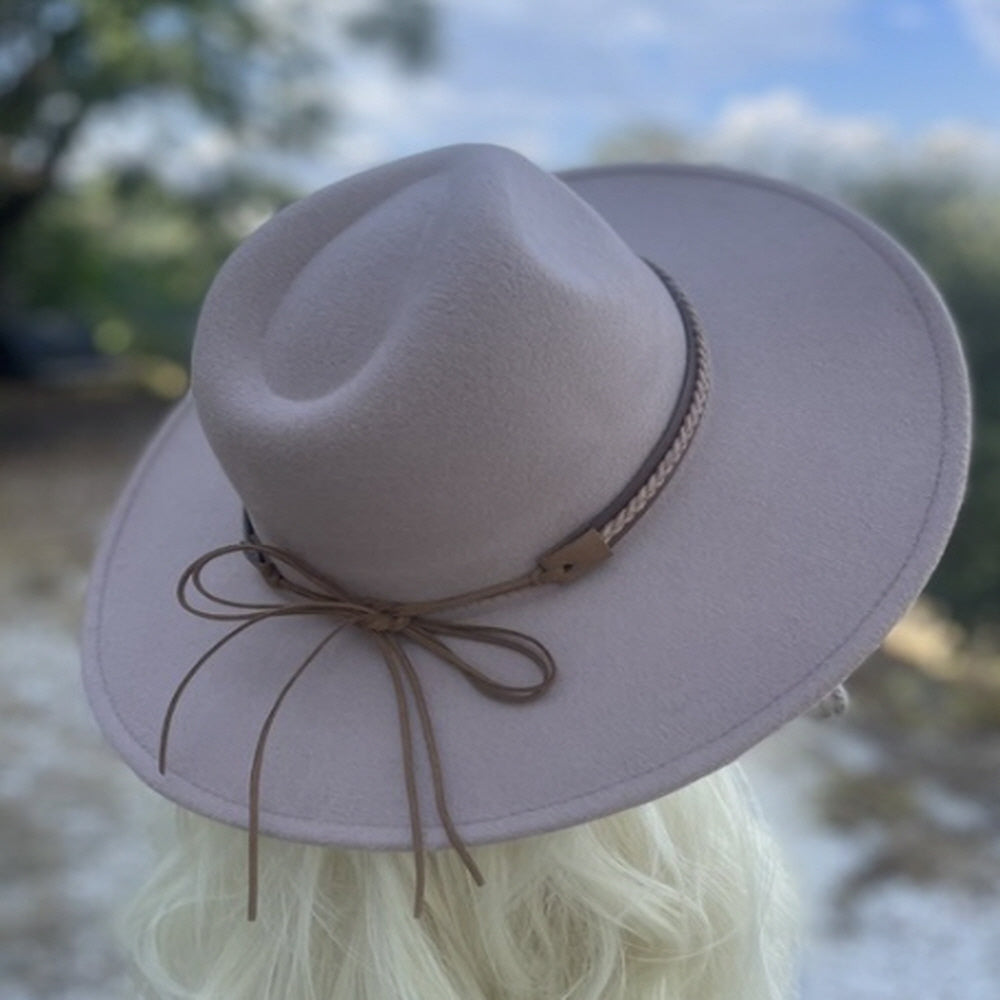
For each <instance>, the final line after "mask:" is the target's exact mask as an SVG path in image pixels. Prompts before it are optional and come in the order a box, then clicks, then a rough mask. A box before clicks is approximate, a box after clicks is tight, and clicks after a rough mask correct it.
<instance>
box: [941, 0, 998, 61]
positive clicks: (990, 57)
mask: <svg viewBox="0 0 1000 1000" xmlns="http://www.w3.org/2000/svg"><path fill="white" fill-rule="evenodd" d="M952 2H953V3H954V6H955V10H956V11H957V13H958V16H959V20H960V22H961V24H962V26H963V28H964V29H965V33H966V35H968V37H969V40H970V41H971V42H972V44H973V45H975V46H976V48H977V49H979V51H980V52H981V53H982V55H983V56H985V58H986V60H987V61H988V62H990V63H992V64H993V65H994V66H996V67H998V68H1000V0H952Z"/></svg>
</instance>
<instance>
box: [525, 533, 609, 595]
mask: <svg viewBox="0 0 1000 1000" xmlns="http://www.w3.org/2000/svg"><path fill="white" fill-rule="evenodd" d="M610 555H611V547H610V546H609V545H608V543H607V542H606V541H604V539H603V538H602V537H601V533H600V532H599V531H598V530H597V529H596V528H591V529H590V530H588V531H585V532H584V533H583V534H582V535H578V536H577V537H576V538H574V539H573V540H572V541H571V542H567V543H566V544H565V545H561V546H560V547H559V548H558V549H553V550H552V551H551V552H547V553H546V554H545V555H544V556H542V557H541V559H539V560H538V565H539V566H541V568H542V569H543V570H544V572H543V573H542V582H543V583H569V582H570V581H572V580H576V579H578V578H579V577H581V576H583V574H584V573H587V572H588V571H590V570H592V569H593V568H594V567H595V566H597V565H598V564H599V563H602V562H604V560H605V559H607V558H608V557H609V556H610Z"/></svg>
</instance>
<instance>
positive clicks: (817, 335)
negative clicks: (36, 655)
mask: <svg viewBox="0 0 1000 1000" xmlns="http://www.w3.org/2000/svg"><path fill="white" fill-rule="evenodd" d="M968 447H969V397H968V387H967V377H966V372H965V368H964V363H963V359H962V354H961V350H960V347H959V343H958V340H957V338H956V334H955V331H954V328H953V325H952V323H951V320H950V319H949V316H948V313H947V311H946V309H945V307H944V305H943V304H942V301H941V299H940V298H939V296H938V295H937V293H936V292H935V290H934V289H933V287H932V285H931V284H930V282H929V281H928V279H927V278H926V276H925V275H924V274H923V272H922V271H921V270H920V268H919V267H918V266H917V265H916V264H915V263H914V261H913V260H912V259H911V258H910V257H909V256H908V255H907V254H906V253H905V252H904V251H902V250H901V249H900V248H899V247H898V246H897V245H896V244H895V243H894V242H893V241H892V240H891V239H890V238H889V237H888V236H886V235H885V234H884V233H883V232H882V231H881V230H879V229H878V228H876V227H875V226H873V225H872V224H871V223H869V222H867V221H866V220H864V219H862V218H860V217H859V216H858V215H856V214H854V213H853V212H851V211H849V210H847V209H845V208H843V207H841V206H839V205H837V204H835V203H833V202H830V201H828V200H825V199H823V198H820V197H817V196H816V195H814V194H810V193H808V192H806V191H803V190H801V189H799V188H796V187H793V186H790V185H788V184H784V183H779V182H776V181H773V180H767V179H763V178H761V177H757V176H754V175H751V174H747V173H741V172H736V171H732V170H726V169H720V168H714V167H703V166H687V165H670V166H666V165H658V166H610V167H600V168H594V169H585V170H578V171H570V172H568V173H564V174H561V175H558V176H554V175H551V174H549V173H547V172H545V171H543V170H542V169H540V168H539V167H537V166H535V165H533V164H532V163H531V162H529V161H528V160H526V159H524V158H523V157H521V156H520V155H518V154H516V153H514V152H512V151H509V150H506V149H502V148H499V147H495V146H485V145H461V146H453V147H448V148H445V149H439V150H434V151H431V152H427V153H423V154H420V155H417V156H412V157H408V158H406V159H403V160H399V161H397V162H394V163H390V164H387V165H384V166H380V167H377V168H375V169H372V170H368V171H366V172H364V173H361V174H358V175H356V176H353V177H350V178H348V179H346V180H343V181H341V182H339V183H336V184H333V185H331V186H329V187H326V188H324V189H322V190H320V191H318V192H316V193H315V194H312V195H311V196H309V197H307V198H305V199H303V200H301V201H299V202H297V203H295V204H293V205H291V206H289V207H288V208H286V209H284V210H283V211H281V212H279V213H278V214H276V215H275V216H274V217H273V218H272V219H271V220H270V221H268V222H267V223H265V224H264V225H263V226H261V227H260V228H259V229H258V230H257V231H256V232H255V233H253V234H252V235H251V236H250V237H249V238H248V239H247V240H246V241H245V242H244V243H243V244H242V245H241V246H240V247H239V248H238V249H237V250H236V252H235V253H234V254H233V255H232V256H231V257H230V258H229V260H228V261H227V262H226V263H225V265H224V266H223V267H222V269H221V271H220V272H219V274H218V276H217V277H216V279H215V281H214V283H213V285H212V287H211V289H210V291H209V293H208V296H207V298H206V300H205V303H204V307H203V309H202V312H201V316H200V319H199V323H198V329H197V333H196V337H195V342H194V348H193V354H192V391H191V393H190V394H189V395H188V396H187V397H186V398H185V399H183V400H182V401H181V402H180V403H179V405H177V407H176V408H175V409H174V411H173V412H172V414H171V415H170V416H169V417H168V419H167V420H166V421H165V423H164V425H163V426H162V428H161V429H160V431H159V432H158V434H157V435H156V437H155V439H154V440H153V441H152V443H151V444H150V445H149V447H148V449H147V450H146V452H145V454H144V456H143V457H142V459H141V461H140V462H139V464H138V466H137V468H136V469H135V471H134V472H133V474H132V477H131V479H130V481H129V482H128V484H127V486H126V488H125V490H124V492H123V494H122V496H121V498H120V501H119V503H118V505H117V507H116V509H115V510H114V512H113V514H112V516H111V518H110V522H109V524H108V526H107V528H106V532H105V535H104V538H103V541H102V544H101V547H100V550H99V554H98V556H97V558H96V562H95V566H94V569H93V573H92V577H91V583H90V587H89V594H88V604H87V609H86V614H85V624H84V642H83V661H84V680H85V686H86V690H87V693H88V697H89V700H90V703H91V706H92V708H93V710H94V712H95V714H96V717H97V719H98V721H99V724H100V725H101V727H102V729H103V731H104V733H105V734H106V736H107V738H108V739H109V740H110V742H111V743H112V744H113V746H114V747H115V748H116V749H117V751H118V752H119V753H120V754H121V756H122V757H123V758H124V759H125V761H126V762H127V763H128V764H129V765H130V766H131V767H132V768H133V769H134V770H135V771H136V773H137V774H138V775H139V776H140V778H142V780H143V781H145V782H146V783H147V784H148V785H150V786H151V787H152V788H154V789H155V790H156V791H158V792H159V793H161V794H162V795H164V796H166V797H168V798H170V799H172V800H175V801H176V802H178V803H181V804H183V805H184V806H186V807H188V808H190V809H193V810H195V811H197V812H200V813H203V814H205V815H207V816H210V817H213V818H215V819H218V820H221V821H224V822H226V823H230V824H235V825H238V826H242V827H245V828H247V829H249V831H250V837H251V871H250V877H251V882H253V879H254V877H255V875H254V872H255V852H256V837H257V834H258V833H259V832H261V833H267V834H270V835H273V836H277V837H283V838H289V839H295V840H301V841H308V842H314V843H320V844H333V845H339V846H343V847H359V848H371V849H397V850H399V849H409V848H412V849H414V851H415V854H416V857H417V860H418V871H417V883H418V886H417V888H418V892H417V899H418V902H417V906H418V908H419V898H420V887H421V885H422V877H423V876H422V868H421V867H420V864H419V862H420V859H421V858H422V852H423V849H424V848H427V849H436V848H440V847H443V846H446V845H448V844H449V843H450V844H452V845H453V846H454V847H456V849H458V850H459V851H461V852H463V855H464V856H465V857H466V858H467V864H468V865H469V867H470V872H472V874H473V877H477V878H478V872H477V871H476V869H475V866H474V862H473V861H472V859H471V857H469V856H468V855H467V853H466V852H465V845H468V844H477V843H486V842H491V841H497V840H505V839H510V838H515V837H520V836H524V835H528V834H534V833H540V832H543V831H547V830H552V829H557V828H561V827H566V826H570V825H573V824H576V823H580V822H583V821H586V820H589V819H593V818H596V817H598V816H601V815H604V814H608V813H611V812H614V811H618V810H621V809H624V808H627V807H631V806H635V805H638V804H640V803H642V802H645V801H649V800H651V799H653V798H656V797H659V796H661V795H663V794H665V793H667V792H669V791H671V790H673V789H676V788H678V787H680V786H682V785H684V784H685V783H687V782H690V781H692V780H693V779H695V778H698V777H699V776H701V775H704V774H706V773H708V772H710V771H712V770H714V769H716V768H718V767H720V766H721V765H723V764H725V763H727V762H729V761H731V760H732V759H734V758H735V757H737V756H738V755H739V754H741V753H742V752H743V751H745V750H747V749H748V748H749V747H751V746H752V745H753V744H755V743H757V742H758V741H759V740H761V739H762V738H763V737H765V736H766V735H767V734H769V733H770V732H772V731H773V730H775V729H776V728H778V727H779V726H781V725H782V724H783V723H785V722H786V721H788V720H790V719H792V718H793V717H795V716H797V715H799V714H800V713H802V712H804V711H805V710H807V709H808V708H809V707H810V706H812V705H814V704H815V703H816V702H817V701H819V700H820V699H822V698H823V697H824V696H825V695H827V694H828V693H829V692H830V691H831V690H832V689H834V688H836V686H837V685H838V684H840V683H841V682H842V681H843V680H844V679H845V678H846V677H847V675H848V674H849V673H850V672H851V671H852V670H853V669H855V668H856V667H857V666H858V665H859V664H860V663H861V661H862V660H863V659H864V657H865V656H867V655H868V654H869V653H870V652H871V651H872V650H873V649H874V648H875V647H876V646H877V645H878V643H879V642H880V641H881V639H882V638H883V637H884V635H885V634H886V632H887V631H888V630H889V629H890V627H891V626H892V625H893V624H894V622H895V621H896V620H897V619H898V618H899V616H900V615H901V614H902V612H903V611H904V610H905V608H906V607H907V605H908V604H909V603H910V602H911V601H912V600H913V599H914V598H915V597H916V596H917V594H918V592H919V591H920V590H921V588H922V586H923V585H924V583H925V582H926V580H927V577H928V575H929V574H930V572H931V570H932V569H933V567H934V565H935V564H936V562H937V560H938V559H939V557H940V554H941V552H942V549H943V547H944V545H945V542H946V540H947V538H948V535H949V533H950V530H951V528H952V525H953V522H954V519H955V516H956V513H957V510H958V507H959V504H960V501H961V497H962V493H963V489H964V484H965V477H966V468H967V459H968ZM254 894H255V886H253V885H252V888H251V895H252V896H253V895H254ZM253 905H254V904H253V901H251V913H252V911H253Z"/></svg>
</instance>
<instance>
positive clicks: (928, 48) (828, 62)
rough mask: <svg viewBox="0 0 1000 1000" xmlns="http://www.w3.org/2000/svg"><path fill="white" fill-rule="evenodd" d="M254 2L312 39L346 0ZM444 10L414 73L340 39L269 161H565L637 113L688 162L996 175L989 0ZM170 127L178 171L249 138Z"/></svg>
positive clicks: (459, 6) (554, 4)
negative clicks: (331, 129) (307, 147)
mask: <svg viewBox="0 0 1000 1000" xmlns="http://www.w3.org/2000/svg"><path fill="white" fill-rule="evenodd" d="M253 2H254V3H256V4H257V5H258V6H259V7H260V8H261V9H263V10H264V11H266V13H267V15H268V16H270V17H273V18H275V19H276V21H277V22H278V23H279V24H281V25H282V27H283V28H284V29H285V30H290V24H291V18H290V9H291V4H292V3H293V2H294V3H295V4H296V5H297V10H298V13H297V15H296V18H295V19H294V24H295V25H296V26H297V29H296V30H300V31H302V32H303V33H305V34H306V35H308V36H309V37H311V38H316V37H323V35H324V32H328V33H330V34H331V35H332V32H331V31H330V24H331V21H330V19H331V18H333V17H336V16H338V13H339V12H341V11H342V10H343V8H344V4H345V3H346V2H347V0H344V2H342V3H338V4H330V3H329V2H328V0H253ZM352 2H353V3H354V4H355V5H358V4H362V5H363V4H364V2H365V0H352ZM303 4H304V6H305V10H306V14H305V16H303ZM437 6H438V10H439V14H440V24H441V30H442V44H441V50H442V58H441V60H440V61H439V63H438V64H437V65H436V66H435V67H434V68H433V69H432V70H431V71H430V72H428V73H426V74H424V75H423V76H421V77H419V78H416V79H414V78H406V77H404V76H402V75H400V74H399V73H398V72H396V71H395V70H394V69H393V68H392V66H391V65H390V63H389V62H388V60H386V59H384V58H382V57H379V56H375V55H362V54H359V53H357V52H355V51H344V50H341V49H340V47H339V46H337V45H333V46H332V52H333V54H334V55H335V56H336V58H337V63H336V65H337V68H336V71H335V73H333V74H332V75H330V76H329V77H326V78H324V77H323V76H322V75H320V76H317V77H315V78H313V79H311V80H309V81H307V80H303V86H312V87H314V88H317V90H318V91H319V92H322V90H323V88H326V89H327V90H328V91H329V90H333V89H336V91H337V92H338V93H339V94H340V96H341V106H342V110H343V114H342V116H341V123H340V128H339V129H338V130H337V131H336V132H335V133H333V134H332V135H331V136H330V138H329V140H328V141H325V142H323V143H321V144H320V146H319V147H318V148H317V150H316V151H315V153H314V154H313V155H311V156H310V157H306V158H302V157H299V158H297V159H296V160H295V161H294V162H290V161H284V160H281V159H280V158H279V159H278V160H277V161H275V162H276V164H277V167H278V169H279V170H280V171H282V172H284V173H286V174H287V175H288V176H289V177H294V179H295V181H296V182H297V183H298V184H299V185H300V186H302V187H305V188H308V187H314V186H317V185H319V184H322V183H325V182H327V181H330V180H335V179H337V178H338V177H340V176H343V175H345V174H347V173H349V172H352V171H354V170H357V169H362V168H364V167H366V166H370V165H373V164H375V163H378V162H381V161H383V160H386V159H391V158H394V157H396V156H402V155H406V154H407V153H411V152H416V151H419V150H422V149H427V148H430V147H433V146H438V145H444V144H447V143H451V142H462V141H487V142H498V143H501V144H504V145H509V146H512V147H513V148H516V149H519V150H520V151H521V152H523V153H525V154H526V155H528V156H531V157H532V158H534V159H535V160H537V161H538V162H540V163H541V164H542V165H544V166H547V167H550V168H558V167H565V166H576V165H581V164H585V163H587V162H590V161H591V160H592V159H593V157H594V156H595V153H596V151H597V150H598V148H599V147H600V145H601V144H602V143H603V142H605V141H607V140H608V139H609V138H612V137H614V136H616V135H618V134H620V133H621V132H622V131H623V130H625V129H627V128H629V127H630V126H638V125H643V126H654V127H663V128H669V129H675V130H680V131H681V132H683V133H684V134H685V135H687V136H688V137H689V139H690V143H691V147H692V150H691V154H692V155H693V156H696V157H698V158H705V159H712V160H716V161H723V162H730V163H733V164H736V165H744V166H751V167H756V168H758V169H762V170H765V171H768V172H772V173H777V174H794V173H795V172H796V170H797V169H800V168H801V167H802V164H806V165H807V166H808V165H812V166H815V165H816V164H822V165H824V166H825V167H827V168H828V169H829V170H831V171H836V172H844V171H848V172H849V171H851V170H864V169H871V168H872V167H873V166H879V165H883V164H885V163H886V162H887V161H893V162H897V163H898V162H907V163H909V162H912V161H914V160H930V161H933V162H948V163H951V164H959V165H961V166H962V168H963V169H965V168H968V169H969V170H971V171H974V172H978V173H979V174H986V175H988V176H989V175H995V176H1000V0H438V4H437ZM331 8H337V12H333V11H331ZM163 121H164V122H167V123H168V124H167V125H165V126H164V127H168V126H169V122H168V119H167V118H164V119H163ZM109 129H114V130H115V131H116V132H117V135H116V136H115V137H114V139H115V141H114V142H109V141H108V140H109V139H110V138H112V137H111V136H108V135H107V131H108V130H109ZM103 131H104V135H103V136H102V134H101V133H102V128H100V127H98V128H95V130H94V132H95V135H96V137H97V140H98V144H97V145H95V146H94V148H99V146H100V145H103V146H104V147H105V148H113V147H116V146H117V147H118V148H122V142H123V139H122V135H123V132H122V129H121V128H120V127H119V126H116V125H114V123H105V125H104V126H103ZM125 131H127V130H125ZM139 131H140V132H141V129H140V130H139ZM178 131H179V132H181V133H182V134H183V140H184V141H175V142H172V143H170V144H169V145H170V147H171V148H173V149H175V150H176V154H175V160H176V163H175V164H174V165H173V166H172V161H171V159H170V157H167V158H166V159H165V160H164V161H163V164H162V166H163V169H164V170H166V171H167V172H169V171H170V170H171V169H176V170H182V167H181V166H179V165H178V164H180V163H181V160H182V159H183V158H184V157H186V158H187V160H186V161H185V162H188V163H195V164H196V165H197V166H198V168H199V169H200V168H203V167H210V166H211V165H212V163H213V162H219V161H221V160H224V159H225V158H226V157H228V156H231V155H233V154H234V153H237V154H238V153H239V152H241V151H238V150H234V149H233V148H232V146H231V144H230V143H229V142H228V140H226V139H225V137H223V136H220V135H216V136H212V135H210V134H198V135H191V134H190V130H187V131H185V130H184V129H183V128H181V127H179V128H178ZM134 141H138V139H135V140H134ZM125 145H126V146H127V145H128V143H126V144H125ZM83 152H84V154H86V150H84V151H83ZM243 152H246V151H243Z"/></svg>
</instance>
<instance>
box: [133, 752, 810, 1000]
mask: <svg viewBox="0 0 1000 1000" xmlns="http://www.w3.org/2000/svg"><path fill="white" fill-rule="evenodd" d="M245 852H246V835H245V833H244V832H243V831H241V830H238V829H235V828H232V827H228V826H224V825H222V824H219V823H216V822H213V821H212V820H208V819H205V818H203V817H201V816H197V815H195V814H194V813H190V812H188V811H186V810H184V809H180V808H176V823H175V824H174V830H173V831H172V834H171V835H170V836H169V837H168V839H167V842H166V843H165V844H164V845H163V846H162V849H161V854H162V856H161V860H160V862H159V865H158V866H157V867H156V869H155V870H154V871H153V872H152V874H151V875H150V877H149V880H148V882H147V884H146V885H145V886H144V887H143V888H142V889H141V890H140V891H139V893H138V895H137V896H136V898H135V899H134V900H133V901H132V902H131V904H130V905H129V906H128V907H127V909H126V910H124V912H122V914H121V915H120V919H119V921H118V924H119V934H120V936H121V937H122V939H123V943H124V945H125V948H126V951H127V953H128V955H129V957H130V959H131V962H132V964H133V970H134V976H135V979H136V982H137V984H139V986H140V989H141V991H142V995H143V996H146V997H150V998H156V1000H179V998H185V1000H209V998H211V1000H251V998H252V1000H625V998H628V1000H689V998H690V1000H734V998H736V997H739V998H740V1000H779V998H783V997H786V996H788V995H789V990H790V982H791V974H792V962H793V958H794V952H795V925H796V921H795V920H794V906H793V900H792V893H791V889H790V885H789V880H788V878H787V876H786V874H785V870H784V868H783V866H782V864H781V861H780V858H779V855H778V852H777V848H776V846H775V844H774V842H773V840H772V839H771V837H770V835H769V834H768V833H767V831H766V830H765V829H764V828H763V827H762V825H761V823H760V822H759V820H758V818H757V816H756V813H755V809H754V806H753V802H752V799H751V797H750V793H749V790H748V789H747V787H746V785H745V781H744V779H743V777H742V774H741V773H740V772H739V771H738V770H737V768H736V767H735V766H730V767H728V768H725V769H723V770H722V771H719V772H716V773H715V774H713V775H710V776H708V777H706V778H703V779H701V780H700V781H697V782H695V783H694V784H692V785H689V786H688V787H686V788H683V789H681V790H679V791H677V792H674V793H672V794H671V795H668V796H666V797H664V798H662V799H659V800H658V801H656V802H652V803H649V804H647V805H643V806H639V807H637V808H634V809H629V810H626V811H624V812H621V813H617V814H615V815H612V816H607V817H604V818H601V819H597V820H594V821H592V822H590V823H586V824H583V825H581V826H576V827H572V828H570V829H566V830H560V831H556V832H553V833H546V834H541V835H537V836H533V837H526V838H523V839H520V840H514V841H508V842H505V843H499V844H492V845H485V846H480V847H474V848H472V853H473V856H474V857H475V859H476V861H477V863H478V864H479V866H480V868H481V869H482V872H483V875H484V876H485V878H486V884H485V885H484V886H481V887H477V886H475V885H474V884H473V883H472V880H471V879H470V878H469V876H468V873H467V872H466V871H465V869H464V867H463V866H462V864H461V862H460V861H459V859H458V857H457V856H456V855H455V853H454V852H453V851H452V850H451V849H445V850H441V851H435V852H433V853H432V854H431V855H430V856H429V857H428V865H427V890H426V898H425V909H424V913H423V916H422V917H421V918H420V919H419V920H417V919H415V918H414V917H413V915H412V906H413V898H412V897H413V879H414V875H413V858H412V856H411V855H410V854H409V853H406V852H384V851H379V852H369V851H361V850H345V849H340V848H331V847H318V846H315V845H307V844H299V843H294V842H288V841H280V840H275V839H271V838H262V841H261V855H260V913H259V915H258V919H257V921H256V922H254V923H249V922H247V920H246V918H245V905H246V899H245V894H246V873H245Z"/></svg>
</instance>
